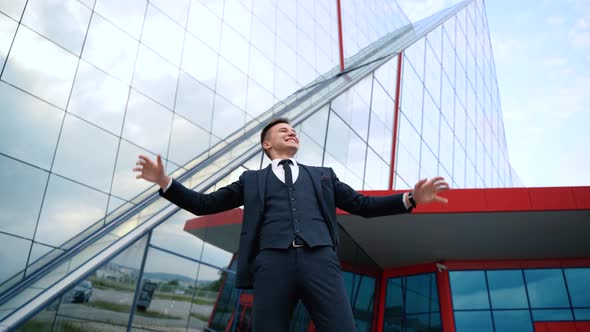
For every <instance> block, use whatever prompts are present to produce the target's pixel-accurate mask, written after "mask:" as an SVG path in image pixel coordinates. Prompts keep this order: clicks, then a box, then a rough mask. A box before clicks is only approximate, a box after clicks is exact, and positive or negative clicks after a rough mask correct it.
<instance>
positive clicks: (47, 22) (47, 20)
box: [22, 0, 91, 56]
mask: <svg viewBox="0 0 590 332" xmlns="http://www.w3.org/2000/svg"><path fill="white" fill-rule="evenodd" d="M90 14H91V10H90V9H88V8H86V7H85V6H84V5H82V4H81V3H80V2H78V1H75V0H66V1H63V2H56V1H52V0H35V1H29V2H28V3H27V9H26V10H25V14H24V16H23V20H22V22H23V24H25V25H26V26H27V27H29V28H31V29H33V30H35V31H36V32H38V33H40V34H41V35H43V36H45V37H47V38H48V39H50V40H52V41H54V42H56V43H57V44H58V45H60V46H63V47H64V48H65V49H67V50H68V51H70V52H72V53H74V54H76V55H77V56H80V53H81V52H82V44H83V42H84V37H85V36H86V30H87V29H88V23H89V22H90Z"/></svg>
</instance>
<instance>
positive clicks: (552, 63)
mask: <svg viewBox="0 0 590 332" xmlns="http://www.w3.org/2000/svg"><path fill="white" fill-rule="evenodd" d="M568 62H569V59H568V58H566V57H562V56H561V57H560V56H557V57H549V58H541V59H539V61H538V64H539V65H541V66H549V67H561V66H564V65H567V64H568Z"/></svg>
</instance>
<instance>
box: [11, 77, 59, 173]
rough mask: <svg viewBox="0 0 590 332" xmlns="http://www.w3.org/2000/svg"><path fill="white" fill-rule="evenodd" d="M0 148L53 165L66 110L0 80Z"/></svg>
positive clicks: (45, 165) (27, 158) (20, 156)
mask: <svg viewBox="0 0 590 332" xmlns="http://www.w3.org/2000/svg"><path fill="white" fill-rule="evenodd" d="M0 109H1V110H2V121H0V151H1V152H2V153H5V154H7V155H9V156H13V157H15V158H18V159H21V160H24V161H26V162H29V163H32V164H34V165H36V166H39V167H41V168H44V169H47V170H48V169H49V168H50V167H51V160H52V158H53V152H54V150H55V146H56V144H57V138H58V135H59V129H60V126H61V123H62V119H63V116H64V114H65V113H64V112H62V111H60V110H59V109H57V108H55V107H53V106H51V105H49V104H47V103H45V102H42V101H40V100H39V99H36V98H34V97H31V96H30V95H28V94H25V93H23V92H22V91H20V90H17V89H15V88H13V87H11V86H9V85H8V84H5V83H3V82H0Z"/></svg>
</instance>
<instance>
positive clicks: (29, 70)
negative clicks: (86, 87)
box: [2, 26, 78, 109]
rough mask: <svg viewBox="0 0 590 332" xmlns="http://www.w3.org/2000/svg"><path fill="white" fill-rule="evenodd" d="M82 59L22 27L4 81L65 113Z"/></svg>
mask: <svg viewBox="0 0 590 332" xmlns="http://www.w3.org/2000/svg"><path fill="white" fill-rule="evenodd" d="M77 65H78V58H76V57H75V56H74V55H72V54H71V53H69V52H67V51H65V50H64V49H62V48H60V47H58V46H57V45H55V44H54V43H52V42H50V41H48V40H47V39H45V38H43V37H41V36H40V35H38V34H37V33H35V32H33V31H31V30H29V29H27V28H26V27H23V26H21V28H20V29H18V33H17V35H16V38H15V40H14V44H13V45H12V50H11V51H10V57H9V58H8V60H7V62H6V67H5V68H4V73H3V74H2V79H3V80H4V81H6V82H9V83H12V84H14V85H16V86H18V87H20V88H22V89H24V90H26V91H28V92H31V93H32V94H35V95H37V96H39V97H40V98H42V99H44V100H47V101H48V102H50V103H52V104H54V105H56V106H58V107H60V108H62V109H65V108H66V104H67V102H68V97H69V94H70V89H71V88H72V82H73V80H74V75H75V73H76V66H77Z"/></svg>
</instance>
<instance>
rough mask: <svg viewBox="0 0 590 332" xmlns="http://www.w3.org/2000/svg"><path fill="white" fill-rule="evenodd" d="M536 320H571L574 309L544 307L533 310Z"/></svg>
mask: <svg viewBox="0 0 590 332" xmlns="http://www.w3.org/2000/svg"><path fill="white" fill-rule="evenodd" d="M531 312H532V313H533V321H534V322H551V321H571V320H572V319H573V317H572V311H571V310H570V309H554V310H551V309H544V310H531Z"/></svg>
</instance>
